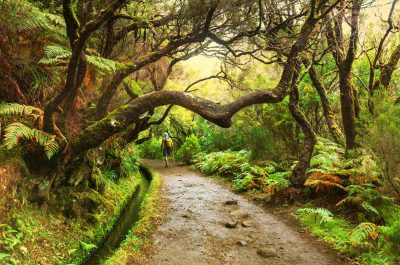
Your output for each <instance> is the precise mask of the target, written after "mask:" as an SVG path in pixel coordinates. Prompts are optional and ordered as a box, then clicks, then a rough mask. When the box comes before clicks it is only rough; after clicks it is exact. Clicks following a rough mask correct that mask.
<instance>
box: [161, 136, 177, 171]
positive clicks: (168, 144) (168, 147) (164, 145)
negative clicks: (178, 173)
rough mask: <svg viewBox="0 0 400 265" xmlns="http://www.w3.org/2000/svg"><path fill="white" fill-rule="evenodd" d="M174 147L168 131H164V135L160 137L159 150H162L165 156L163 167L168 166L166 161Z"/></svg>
mask: <svg viewBox="0 0 400 265" xmlns="http://www.w3.org/2000/svg"><path fill="white" fill-rule="evenodd" d="M173 149H174V142H173V141H172V139H171V137H169V135H168V133H167V132H166V133H164V136H163V138H162V142H161V150H162V152H163V155H164V158H165V160H164V161H165V167H168V161H169V156H170V155H171V153H172V150H173Z"/></svg>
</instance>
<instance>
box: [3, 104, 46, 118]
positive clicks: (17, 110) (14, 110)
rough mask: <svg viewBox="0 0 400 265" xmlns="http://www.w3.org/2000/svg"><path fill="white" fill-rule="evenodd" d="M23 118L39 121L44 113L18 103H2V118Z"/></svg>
mask: <svg viewBox="0 0 400 265" xmlns="http://www.w3.org/2000/svg"><path fill="white" fill-rule="evenodd" d="M16 115H18V116H22V117H33V118H34V119H35V120H37V119H38V118H39V117H41V116H42V115H43V111H42V110H41V109H39V108H37V107H34V106H28V105H21V104H17V103H0V116H16Z"/></svg>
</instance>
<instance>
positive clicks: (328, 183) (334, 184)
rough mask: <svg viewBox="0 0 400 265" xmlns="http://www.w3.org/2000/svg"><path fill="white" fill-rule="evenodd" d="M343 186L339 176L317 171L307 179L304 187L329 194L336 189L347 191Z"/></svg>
mask: <svg viewBox="0 0 400 265" xmlns="http://www.w3.org/2000/svg"><path fill="white" fill-rule="evenodd" d="M342 184H343V180H342V179H341V178H340V177H338V176H337V175H334V174H327V173H323V172H320V171H316V172H313V173H312V174H311V175H310V176H309V177H308V178H307V180H306V181H305V183H304V186H306V187H310V188H315V189H316V191H317V192H319V191H321V192H329V191H332V190H333V189H335V188H339V189H341V190H344V191H346V188H345V187H343V185H342Z"/></svg>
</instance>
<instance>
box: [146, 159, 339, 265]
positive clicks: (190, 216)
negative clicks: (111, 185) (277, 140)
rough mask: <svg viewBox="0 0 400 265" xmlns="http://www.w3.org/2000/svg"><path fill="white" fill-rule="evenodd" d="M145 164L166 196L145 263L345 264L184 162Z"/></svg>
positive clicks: (237, 264) (222, 264) (169, 264)
mask: <svg viewBox="0 0 400 265" xmlns="http://www.w3.org/2000/svg"><path fill="white" fill-rule="evenodd" d="M146 163H147V164H148V165H150V166H151V167H153V168H154V169H156V170H157V171H158V172H159V173H160V175H161V176H162V178H163V180H164V187H163V196H164V197H163V198H162V200H166V201H167V206H166V207H167V209H166V216H165V218H164V221H163V222H162V224H160V226H159V227H158V230H157V231H156V232H155V233H154V237H155V246H154V254H153V256H152V257H151V262H150V263H149V264H151V265H167V264H168V265H203V264H212V265H214V264H215V265H217V264H218V265H219V264H221V265H228V264H229V265H258V264H263V265H265V264H271V265H272V264H274V265H275V264H307V265H311V264H318V265H320V264H345V263H343V262H342V261H340V259H338V257H337V256H335V255H333V254H330V253H327V251H326V250H324V249H323V247H321V246H319V245H315V244H313V243H311V242H309V241H308V240H306V239H304V238H302V237H301V234H300V233H299V232H297V231H296V230H295V229H293V228H291V227H289V226H288V225H286V224H285V223H284V222H282V221H280V220H279V219H278V218H277V217H276V216H273V215H272V214H270V213H268V212H266V211H265V210H264V209H262V208H261V207H259V206H256V205H254V204H253V203H251V202H248V201H247V200H246V199H244V198H243V197H241V196H240V195H237V194H234V193H232V192H231V191H229V190H228V189H227V188H225V187H223V186H221V185H218V184H217V183H215V182H214V181H213V180H211V179H209V178H206V177H204V176H201V175H200V174H199V173H196V172H193V171H191V170H189V169H188V168H187V167H181V166H179V167H178V166H176V167H170V168H164V167H163V165H162V162H161V161H146ZM236 203H237V204H236ZM236 222H237V224H236ZM227 226H234V228H228V227H227Z"/></svg>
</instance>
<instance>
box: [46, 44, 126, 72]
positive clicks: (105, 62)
mask: <svg viewBox="0 0 400 265" xmlns="http://www.w3.org/2000/svg"><path fill="white" fill-rule="evenodd" d="M44 53H45V57H44V58H42V59H41V60H40V61H39V63H41V64H45V65H57V64H67V63H68V59H69V58H70V57H71V55H72V53H71V50H70V49H69V48H67V47H63V46H60V45H56V44H51V45H47V46H46V47H45V48H44ZM85 58H86V61H87V63H88V64H90V65H92V66H94V67H95V68H97V69H98V70H99V71H101V72H109V73H114V72H116V71H117V70H119V69H121V68H122V67H123V64H122V63H119V62H116V61H113V60H109V59H106V58H103V57H100V56H94V55H86V56H85Z"/></svg>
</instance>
